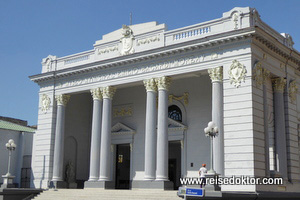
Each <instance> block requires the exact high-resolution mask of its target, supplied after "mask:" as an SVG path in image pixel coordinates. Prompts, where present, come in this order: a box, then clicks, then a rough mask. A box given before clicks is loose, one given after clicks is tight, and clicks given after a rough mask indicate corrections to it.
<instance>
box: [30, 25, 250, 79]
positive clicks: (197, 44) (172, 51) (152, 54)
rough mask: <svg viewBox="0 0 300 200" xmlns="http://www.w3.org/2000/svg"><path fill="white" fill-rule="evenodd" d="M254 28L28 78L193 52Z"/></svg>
mask: <svg viewBox="0 0 300 200" xmlns="http://www.w3.org/2000/svg"><path fill="white" fill-rule="evenodd" d="M254 31H255V29H254V28H253V27H249V28H245V29H239V30H234V31H230V32H226V33H220V34H214V35H211V36H208V37H205V38H200V39H195V40H190V41H186V42H182V43H178V44H173V45H169V46H164V47H160V48H156V49H151V50H147V51H143V52H138V53H134V54H130V55H126V56H119V57H116V58H111V59H106V60H102V61H97V62H93V63H89V64H84V65H78V66H76V67H72V68H66V69H61V70H57V71H54V72H47V73H43V74H37V75H33V76H30V77H29V78H30V79H31V80H32V81H34V82H36V83H39V82H43V81H46V80H50V79H54V78H55V79H56V78H63V77H69V76H72V75H75V74H78V75H79V74H84V73H89V72H93V71H98V70H102V69H107V68H113V67H118V66H124V65H127V64H136V63H140V62H146V61H150V60H154V59H158V58H164V57H169V56H171V55H172V56H179V55H181V54H182V53H185V54H186V53H188V52H193V51H196V50H204V49H209V48H213V47H218V46H221V45H226V44H229V43H234V42H236V41H241V40H245V39H248V38H251V36H252V34H253V33H254Z"/></svg>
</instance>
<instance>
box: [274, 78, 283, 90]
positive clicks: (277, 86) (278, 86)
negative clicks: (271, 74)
mask: <svg viewBox="0 0 300 200" xmlns="http://www.w3.org/2000/svg"><path fill="white" fill-rule="evenodd" d="M272 82H273V88H274V90H275V92H284V87H285V84H286V79H285V78H282V77H279V78H274V79H273V80H272Z"/></svg>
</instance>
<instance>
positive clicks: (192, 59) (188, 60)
mask: <svg viewBox="0 0 300 200" xmlns="http://www.w3.org/2000/svg"><path fill="white" fill-rule="evenodd" d="M206 58H208V57H207V56H205V55H197V56H196V55H192V56H189V57H183V58H178V59H175V60H169V61H165V62H161V63H153V64H150V65H144V66H138V67H135V68H131V69H124V70H119V71H116V72H112V73H101V74H99V75H95V76H91V77H84V78H78V79H73V80H66V81H60V82H58V83H57V85H56V88H63V87H72V86H77V85H83V84H89V83H96V82H100V81H106V80H111V79H116V78H122V77H129V76H135V75H139V74H146V73H150V72H155V71H161V70H165V69H169V68H177V67H182V66H186V65H193V64H198V63H201V62H203V61H204V60H205V59H206Z"/></svg>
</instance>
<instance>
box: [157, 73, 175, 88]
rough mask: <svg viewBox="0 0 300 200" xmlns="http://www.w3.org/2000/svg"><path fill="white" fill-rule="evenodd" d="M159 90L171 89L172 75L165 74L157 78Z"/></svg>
mask: <svg viewBox="0 0 300 200" xmlns="http://www.w3.org/2000/svg"><path fill="white" fill-rule="evenodd" d="M155 81H156V85H157V88H158V90H169V88H170V85H171V77H168V76H163V77H159V78H156V79H155Z"/></svg>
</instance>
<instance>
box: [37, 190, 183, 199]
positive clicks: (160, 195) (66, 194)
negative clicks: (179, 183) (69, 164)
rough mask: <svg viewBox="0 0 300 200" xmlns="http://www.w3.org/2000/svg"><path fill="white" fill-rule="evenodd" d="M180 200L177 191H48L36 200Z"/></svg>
mask: <svg viewBox="0 0 300 200" xmlns="http://www.w3.org/2000/svg"><path fill="white" fill-rule="evenodd" d="M86 199H88V200H98V199H99V200H121V199H122V200H124V199H125V200H154V199H155V200H157V199H160V200H176V199H178V200H180V199H181V198H179V197H178V196H177V191H174V190H172V191H163V190H154V189H148V190H145V189H144V190H103V189H94V188H88V189H58V190H56V191H54V190H47V191H44V192H42V193H41V194H39V195H38V196H36V197H35V198H34V200H86Z"/></svg>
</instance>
